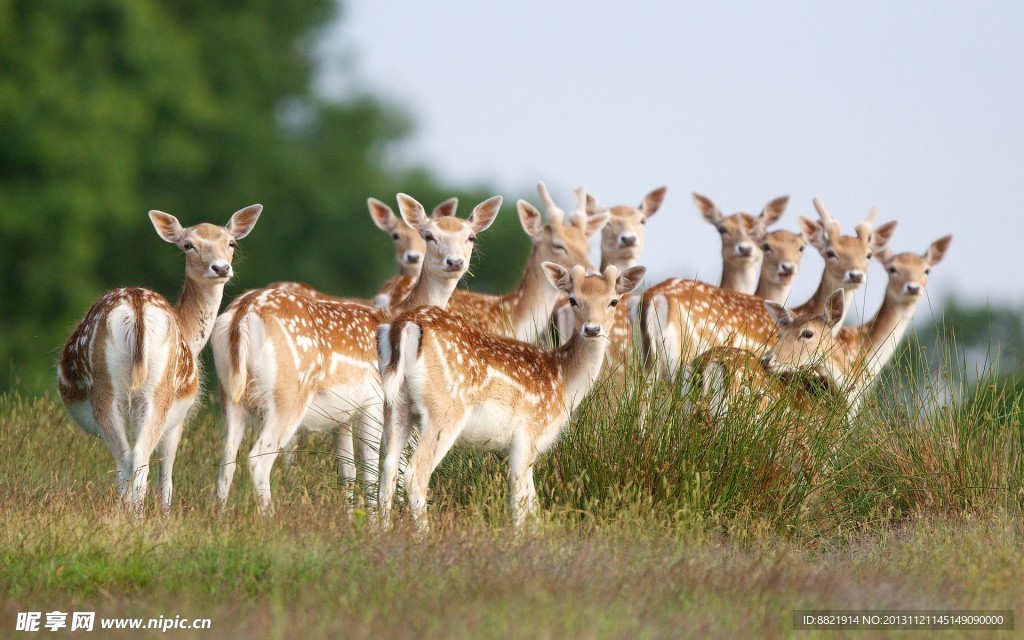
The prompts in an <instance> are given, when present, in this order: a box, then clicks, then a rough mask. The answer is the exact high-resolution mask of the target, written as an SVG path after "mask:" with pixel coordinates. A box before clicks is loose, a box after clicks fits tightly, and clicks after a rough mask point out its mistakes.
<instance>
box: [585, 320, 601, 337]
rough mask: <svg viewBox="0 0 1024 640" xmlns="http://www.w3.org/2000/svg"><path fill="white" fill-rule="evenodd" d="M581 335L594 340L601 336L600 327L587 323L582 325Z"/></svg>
mask: <svg viewBox="0 0 1024 640" xmlns="http://www.w3.org/2000/svg"><path fill="white" fill-rule="evenodd" d="M583 335H585V336H587V337H588V338H596V337H597V336H599V335H601V325H599V324H593V323H591V322H588V323H586V324H584V325H583Z"/></svg>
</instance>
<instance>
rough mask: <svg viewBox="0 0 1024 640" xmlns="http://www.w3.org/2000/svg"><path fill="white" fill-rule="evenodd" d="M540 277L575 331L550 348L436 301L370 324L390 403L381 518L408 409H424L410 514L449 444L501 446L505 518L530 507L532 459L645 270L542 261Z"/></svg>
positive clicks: (590, 371) (421, 518)
mask: <svg viewBox="0 0 1024 640" xmlns="http://www.w3.org/2000/svg"><path fill="white" fill-rule="evenodd" d="M543 269H544V272H545V274H546V276H547V279H548V281H549V282H550V283H551V284H552V285H553V286H554V287H556V288H558V289H559V290H560V291H562V292H563V293H565V294H566V295H567V296H568V297H569V300H570V304H571V305H572V308H573V311H574V313H575V316H576V331H575V332H574V333H573V335H572V337H571V338H570V339H569V340H568V342H566V343H565V344H564V345H562V346H560V347H559V348H558V349H555V350H545V349H542V348H540V347H537V346H534V345H531V344H528V343H525V342H520V341H517V340H513V339H510V338H505V337H501V336H496V335H494V334H491V333H485V332H483V331H480V330H478V329H475V328H473V327H471V326H469V325H467V324H466V323H465V322H464V321H463V320H462V319H461V318H460V317H459V316H458V315H455V314H453V313H451V312H448V311H445V310H442V309H438V308H433V307H431V308H421V309H416V310H414V311H411V312H407V313H403V314H402V315H400V316H398V317H397V318H395V319H394V320H393V321H392V322H391V324H390V325H382V326H381V328H380V331H379V333H378V351H379V357H380V365H379V366H380V370H381V371H382V379H383V383H384V399H385V402H387V403H388V405H389V406H391V407H392V408H393V411H392V419H390V420H388V422H387V423H386V424H385V438H384V439H385V442H384V445H385V446H384V463H383V466H382V474H383V477H382V479H381V482H380V489H379V505H380V509H381V514H382V517H383V518H384V522H385V523H386V522H387V518H388V515H389V513H390V508H391V504H392V499H393V497H394V492H395V485H396V483H397V474H398V463H399V458H400V456H401V453H402V451H403V449H404V448H405V444H406V441H407V440H408V437H409V422H408V420H407V419H404V418H407V416H408V414H409V412H410V410H411V409H413V408H414V409H415V410H416V411H417V412H418V413H419V414H420V415H421V416H422V418H423V420H422V426H421V431H420V437H419V441H418V444H417V446H416V449H415V451H414V452H413V454H412V456H411V458H410V460H409V464H408V466H407V467H406V471H405V490H406V493H407V495H408V497H409V503H410V508H411V511H412V515H413V518H414V519H415V521H416V522H417V524H418V525H419V526H420V528H421V529H425V528H427V522H426V518H425V516H426V506H427V503H426V501H427V486H428V484H429V482H430V476H431V474H432V473H433V471H434V469H435V468H437V465H438V464H440V462H441V460H442V459H443V458H444V456H445V455H446V454H447V453H448V451H449V450H450V449H451V447H452V446H453V445H455V444H457V443H458V444H461V445H463V446H469V447H474V448H479V449H488V450H498V451H505V452H508V454H509V486H510V501H511V507H512V519H513V522H514V523H515V524H516V526H520V525H522V524H523V522H524V520H525V518H526V516H527V515H529V514H531V513H534V512H535V511H536V508H537V493H536V489H535V487H534V483H533V465H534V463H535V462H536V460H537V456H538V455H540V454H541V453H543V452H545V451H547V450H548V449H549V448H550V447H551V446H552V445H553V444H554V442H555V440H556V439H557V437H558V434H559V432H560V430H561V428H562V427H563V426H564V425H565V424H566V422H567V421H568V420H569V417H570V416H571V414H572V412H573V411H574V410H575V408H576V407H577V406H578V405H579V403H580V402H581V401H582V400H583V398H584V397H585V396H586V395H587V393H589V391H590V389H591V387H592V386H593V384H594V381H595V379H596V377H597V375H598V373H599V372H600V370H601V364H602V360H603V358H604V355H605V350H606V348H607V344H608V341H607V327H608V325H609V323H610V322H611V321H612V319H613V317H614V312H615V306H616V305H617V304H618V302H619V299H620V298H621V297H622V295H623V294H625V293H627V292H628V291H631V290H632V289H633V288H634V287H636V286H637V284H638V283H639V282H640V280H641V279H642V278H643V275H644V271H645V270H644V268H643V267H633V268H631V269H627V270H626V271H625V272H623V273H621V274H620V273H618V269H617V268H615V267H614V266H610V267H608V268H607V269H605V271H604V274H592V275H586V272H585V270H584V268H583V267H582V266H579V265H577V266H575V267H573V269H572V271H569V270H567V269H565V268H563V267H561V266H559V265H557V264H554V263H551V262H545V263H544V264H543Z"/></svg>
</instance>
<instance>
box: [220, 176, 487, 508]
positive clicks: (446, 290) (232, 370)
mask: <svg viewBox="0 0 1024 640" xmlns="http://www.w3.org/2000/svg"><path fill="white" fill-rule="evenodd" d="M398 204H399V209H400V211H401V213H402V217H403V218H404V220H405V221H406V222H407V223H408V224H409V225H410V226H411V227H412V228H414V229H416V230H417V232H418V233H419V235H420V236H421V237H422V238H423V240H424V242H425V246H426V250H425V256H424V261H423V268H422V272H421V274H420V277H419V279H418V280H417V282H416V284H415V286H414V288H413V290H412V292H411V293H410V294H409V296H408V297H407V298H406V300H405V301H403V302H402V303H400V304H399V305H398V306H397V307H393V308H392V309H394V310H395V312H396V313H397V312H399V311H402V310H406V309H413V308H416V307H418V306H424V305H435V306H444V305H445V304H446V303H447V302H448V298H449V296H451V293H452V291H453V290H454V289H455V286H456V284H457V283H458V281H459V279H460V278H461V277H462V276H463V274H465V273H466V270H467V269H468V268H469V260H470V257H471V255H472V252H473V242H474V241H475V239H476V234H478V233H480V232H482V231H484V230H485V229H487V228H488V227H489V226H490V225H491V223H492V222H493V221H494V217H495V216H496V215H497V214H498V211H499V209H500V207H501V198H500V197H498V196H495V197H493V198H490V199H488V200H486V201H484V202H482V203H480V204H479V205H477V207H476V208H475V209H474V210H473V213H472V214H471V215H470V216H469V218H468V219H466V220H460V219H458V218H453V217H442V218H433V219H432V218H429V217H428V216H427V215H426V212H425V211H424V209H423V206H422V205H420V204H419V203H418V202H416V200H414V199H413V198H410V197H409V196H407V195H405V194H399V195H398ZM388 313H389V312H388V311H387V310H382V309H373V308H370V307H367V306H365V305H360V304H355V303H351V302H334V301H329V300H314V299H311V298H306V297H304V296H296V295H294V294H290V293H287V292H285V291H281V290H279V289H259V290H255V291H249V292H247V293H245V294H243V295H242V296H240V297H239V298H237V299H236V300H235V301H234V302H232V304H231V305H230V306H229V307H228V309H227V310H226V311H225V312H224V313H223V314H221V316H220V317H219V318H218V319H217V323H216V326H215V328H214V334H213V354H214V361H215V362H216V365H217V374H218V376H219V378H220V390H221V408H222V410H223V413H224V422H225V430H226V434H225V442H224V457H223V462H222V465H221V469H220V475H219V478H218V481H217V497H218V500H219V502H220V505H221V506H222V507H223V506H224V505H225V503H226V501H227V498H228V493H229V491H230V488H231V481H232V478H233V475H234V472H235V464H236V458H237V455H238V447H239V445H240V443H241V439H242V435H243V432H244V429H245V423H246V419H247V417H248V416H249V415H250V414H253V413H260V414H262V418H263V420H262V425H261V427H260V429H259V435H258V437H257V439H256V443H255V444H254V445H253V448H252V451H251V453H250V456H249V469H250V472H251V474H252V480H253V484H254V486H255V489H256V494H257V497H258V499H259V505H260V510H261V511H262V512H267V511H268V510H270V508H271V494H270V472H271V470H272V468H273V464H274V460H275V459H276V458H277V455H278V452H279V451H280V450H281V449H282V448H283V447H285V446H286V445H287V444H288V442H290V441H291V439H292V437H293V436H294V435H295V433H296V431H297V430H298V429H299V428H300V427H301V428H304V429H308V430H314V431H330V432H334V434H335V437H336V446H337V448H338V453H339V460H340V461H339V467H340V469H339V471H340V473H341V476H342V479H343V480H344V481H348V480H352V479H354V478H355V477H356V468H355V464H354V462H355V453H356V451H355V449H356V440H358V444H359V454H360V458H361V460H362V461H364V462H366V464H364V465H363V466H362V467H361V468H360V469H359V470H360V471H362V473H363V477H364V478H365V479H366V480H367V481H368V482H371V483H372V482H373V481H374V480H375V478H376V470H377V456H376V454H375V450H376V448H377V444H378V442H379V439H380V435H379V433H380V432H379V425H380V424H381V421H382V405H381V395H380V377H379V374H378V373H377V367H376V362H377V357H376V356H377V352H376V340H375V338H376V330H377V326H378V325H379V324H380V323H381V322H383V321H384V319H385V317H386V316H387V315H388ZM354 432H355V433H354Z"/></svg>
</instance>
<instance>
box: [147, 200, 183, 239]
mask: <svg viewBox="0 0 1024 640" xmlns="http://www.w3.org/2000/svg"><path fill="white" fill-rule="evenodd" d="M149 219H150V220H151V221H152V222H153V226H154V227H156V232H157V234H159V235H160V237H161V238H163V239H164V240H165V241H167V242H170V243H171V244H178V242H179V241H180V240H181V238H182V236H183V235H184V232H185V230H184V229H182V228H181V223H180V222H178V219H177V218H175V217H174V216H172V215H171V214H169V213H164V212H163V211H157V210H155V209H154V210H153V211H150V212H149Z"/></svg>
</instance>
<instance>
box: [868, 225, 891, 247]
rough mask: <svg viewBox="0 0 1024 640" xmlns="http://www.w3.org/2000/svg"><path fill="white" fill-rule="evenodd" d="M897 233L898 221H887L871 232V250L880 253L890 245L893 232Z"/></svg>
mask: <svg viewBox="0 0 1024 640" xmlns="http://www.w3.org/2000/svg"><path fill="white" fill-rule="evenodd" d="M894 233H896V221H895V220H893V221H891V222H886V223H885V224H883V225H882V226H880V227H878V228H877V229H875V230H874V231H872V232H871V245H870V247H871V252H872V253H878V252H880V251H883V250H884V249H885V248H886V247H887V246H889V241H890V240H892V234H894Z"/></svg>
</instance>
